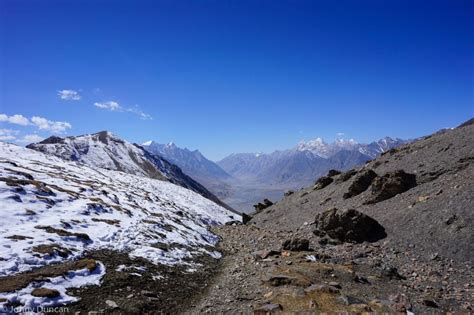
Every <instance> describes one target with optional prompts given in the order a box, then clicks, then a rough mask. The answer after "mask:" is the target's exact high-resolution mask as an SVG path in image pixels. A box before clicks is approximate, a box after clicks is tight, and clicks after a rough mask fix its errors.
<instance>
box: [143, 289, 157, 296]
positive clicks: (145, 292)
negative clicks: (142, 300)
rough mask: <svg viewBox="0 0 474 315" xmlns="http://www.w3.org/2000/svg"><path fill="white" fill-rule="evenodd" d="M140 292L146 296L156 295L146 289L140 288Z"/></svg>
mask: <svg viewBox="0 0 474 315" xmlns="http://www.w3.org/2000/svg"><path fill="white" fill-rule="evenodd" d="M141 294H142V295H144V296H147V297H156V294H155V293H153V292H151V291H148V290H142V292H141Z"/></svg>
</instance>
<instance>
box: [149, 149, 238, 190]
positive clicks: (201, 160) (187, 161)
mask: <svg viewBox="0 0 474 315" xmlns="http://www.w3.org/2000/svg"><path fill="white" fill-rule="evenodd" d="M142 147H143V148H145V149H146V150H147V151H148V152H150V153H152V154H156V155H159V156H162V157H163V158H165V159H166V160H168V161H170V162H171V163H173V164H176V165H178V166H179V167H180V168H181V169H182V170H183V172H184V173H186V174H188V175H189V176H191V177H192V178H194V179H195V180H197V181H198V182H199V183H201V184H203V185H204V186H205V187H207V188H208V189H209V190H210V191H212V192H213V193H214V194H215V195H216V196H218V197H219V198H226V197H228V196H229V193H230V192H229V191H230V186H229V184H228V183H227V181H229V180H231V179H232V176H231V175H229V174H228V173H227V172H226V171H224V170H223V169H222V168H221V167H220V166H219V165H217V164H216V163H214V162H212V161H210V160H208V159H207V158H205V157H204V155H202V154H201V152H199V151H198V150H194V151H191V150H189V149H187V148H184V149H183V148H179V147H178V146H176V145H175V144H174V143H172V142H170V143H168V144H160V143H157V142H155V141H147V142H145V143H143V144H142Z"/></svg>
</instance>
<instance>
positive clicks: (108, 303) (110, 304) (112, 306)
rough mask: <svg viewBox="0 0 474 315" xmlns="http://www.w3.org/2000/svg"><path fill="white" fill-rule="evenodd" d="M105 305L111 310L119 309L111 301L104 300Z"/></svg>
mask: <svg viewBox="0 0 474 315" xmlns="http://www.w3.org/2000/svg"><path fill="white" fill-rule="evenodd" d="M105 304H107V305H108V306H109V307H110V308H113V309H115V308H118V307H119V306H118V304H117V303H115V301H112V300H106V301H105Z"/></svg>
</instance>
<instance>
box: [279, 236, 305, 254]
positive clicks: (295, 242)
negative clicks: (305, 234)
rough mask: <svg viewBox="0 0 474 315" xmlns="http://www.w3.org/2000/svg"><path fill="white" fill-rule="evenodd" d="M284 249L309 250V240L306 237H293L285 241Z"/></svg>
mask: <svg viewBox="0 0 474 315" xmlns="http://www.w3.org/2000/svg"><path fill="white" fill-rule="evenodd" d="M282 247H283V249H284V250H290V251H306V250H309V240H308V239H306V238H293V239H288V240H286V241H284V242H283V245H282Z"/></svg>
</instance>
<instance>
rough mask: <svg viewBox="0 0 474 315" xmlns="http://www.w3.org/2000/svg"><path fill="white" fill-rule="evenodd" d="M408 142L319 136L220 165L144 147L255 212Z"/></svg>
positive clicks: (176, 150)
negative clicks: (292, 191) (285, 194)
mask: <svg viewBox="0 0 474 315" xmlns="http://www.w3.org/2000/svg"><path fill="white" fill-rule="evenodd" d="M406 142H407V141H405V140H402V139H398V138H395V139H393V138H390V137H385V138H383V139H380V140H378V141H376V142H372V143H369V144H361V143H357V142H356V141H355V140H352V139H351V140H343V139H337V140H336V141H334V142H332V143H326V142H325V141H324V140H322V139H321V138H317V139H314V140H311V141H308V142H304V141H302V142H300V143H298V144H297V145H296V146H295V147H294V148H292V149H288V150H282V151H275V152H273V153H268V154H265V153H235V154H231V155H229V156H227V157H225V158H224V159H222V160H220V161H218V162H213V161H210V160H209V159H207V158H206V157H204V156H203V155H202V154H201V153H200V152H199V151H198V150H194V151H191V150H189V149H187V148H184V149H183V148H180V147H178V146H176V145H175V144H174V143H168V144H160V143H158V142H155V141H147V142H145V143H143V144H142V147H143V148H145V149H146V150H148V151H149V152H150V153H152V154H156V155H159V156H162V157H163V158H165V159H166V160H168V161H170V162H171V163H174V164H176V165H177V166H179V167H180V168H181V169H182V170H183V171H184V172H185V173H186V174H187V175H189V176H191V177H192V178H194V179H195V180H197V181H198V182H200V183H201V184H203V185H204V186H205V187H206V188H208V189H209V190H210V191H211V192H212V193H213V194H215V195H216V196H218V197H219V198H221V199H222V200H223V201H224V202H226V203H228V204H229V205H231V206H232V207H234V208H235V209H238V210H242V211H245V212H249V211H251V210H252V205H253V204H254V203H256V202H257V201H260V200H261V199H263V198H266V197H268V198H272V199H274V200H276V199H279V198H281V196H283V192H284V191H286V190H290V189H299V188H301V187H304V186H307V185H309V184H311V183H313V182H314V181H315V180H316V179H317V178H318V177H320V176H322V175H325V174H326V173H327V171H328V170H330V169H338V170H347V169H350V168H353V167H355V166H358V165H361V164H364V163H365V162H367V161H369V160H372V159H374V158H375V157H377V156H379V155H380V154H381V153H383V152H385V151H388V150H390V149H392V148H395V147H398V146H400V145H402V144H404V143H406Z"/></svg>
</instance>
